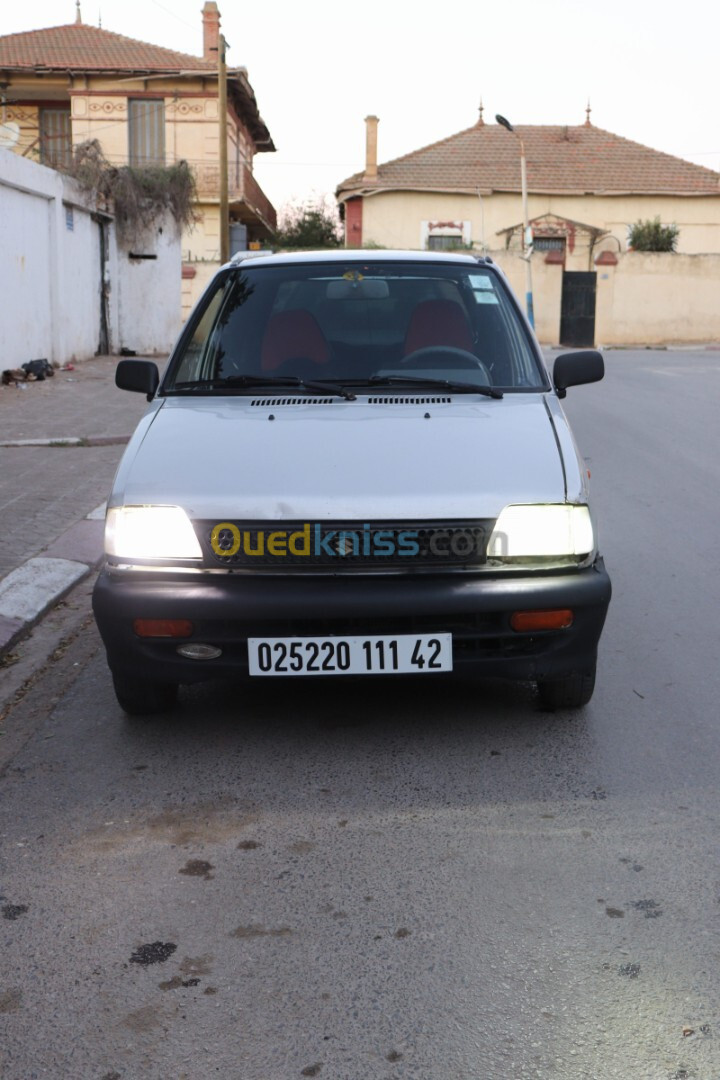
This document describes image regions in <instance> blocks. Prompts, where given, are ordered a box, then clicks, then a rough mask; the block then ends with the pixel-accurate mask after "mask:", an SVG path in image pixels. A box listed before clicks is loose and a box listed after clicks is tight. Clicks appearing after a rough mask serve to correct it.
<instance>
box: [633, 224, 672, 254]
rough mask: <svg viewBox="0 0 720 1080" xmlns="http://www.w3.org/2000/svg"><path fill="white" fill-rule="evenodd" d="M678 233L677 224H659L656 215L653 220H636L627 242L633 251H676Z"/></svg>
mask: <svg viewBox="0 0 720 1080" xmlns="http://www.w3.org/2000/svg"><path fill="white" fill-rule="evenodd" d="M679 234H680V230H679V229H678V227H677V225H661V224H660V218H659V217H656V218H655V220H654V221H650V220H649V219H648V220H647V221H636V222H635V224H634V225H632V226H631V228H630V236H629V238H628V243H629V246H630V247H631V248H632V249H633V251H677V241H678V236H679Z"/></svg>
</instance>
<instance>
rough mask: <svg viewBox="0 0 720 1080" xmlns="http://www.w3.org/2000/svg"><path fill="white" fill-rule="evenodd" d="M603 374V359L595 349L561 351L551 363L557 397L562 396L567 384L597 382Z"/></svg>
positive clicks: (579, 384) (576, 384)
mask: <svg viewBox="0 0 720 1080" xmlns="http://www.w3.org/2000/svg"><path fill="white" fill-rule="evenodd" d="M604 374H605V361H604V360H603V358H602V353H599V352H598V351H597V350H596V349H583V351H582V352H570V353H563V354H562V355H561V356H558V358H557V360H556V361H555V364H554V365H553V383H554V384H555V389H556V390H557V394H558V397H561V398H564V397H565V394H566V392H567V388H568V386H582V385H583V383H591V382H599V381H600V379H602V377H603V376H604Z"/></svg>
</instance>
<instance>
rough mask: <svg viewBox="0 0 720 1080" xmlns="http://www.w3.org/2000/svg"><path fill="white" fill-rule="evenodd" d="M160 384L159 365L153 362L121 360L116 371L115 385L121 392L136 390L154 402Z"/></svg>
mask: <svg viewBox="0 0 720 1080" xmlns="http://www.w3.org/2000/svg"><path fill="white" fill-rule="evenodd" d="M159 382H160V373H159V372H158V368H157V364H153V362H152V360H121V361H120V363H119V364H118V366H117V368H116V369H115V385H116V386H118V387H119V388H120V389H121V390H135V391H137V392H138V393H139V394H146V395H147V399H148V401H152V399H153V397H154V396H155V391H156V390H157V388H158V383H159Z"/></svg>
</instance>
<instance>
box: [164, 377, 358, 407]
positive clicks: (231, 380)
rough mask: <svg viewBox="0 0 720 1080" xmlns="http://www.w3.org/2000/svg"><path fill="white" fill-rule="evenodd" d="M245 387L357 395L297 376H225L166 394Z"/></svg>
mask: <svg viewBox="0 0 720 1080" xmlns="http://www.w3.org/2000/svg"><path fill="white" fill-rule="evenodd" d="M244 386H255V387H261V386H287V387H290V388H292V389H297V390H308V391H310V393H313V394H334V395H335V396H336V397H342V398H345V399H346V400H347V401H355V399H356V397H357V395H356V394H353V392H352V391H351V390H347V389H346V388H345V387H344V386H338V385H337V383H333V382H322V381H320V380H315V379H301V378H299V377H298V376H297V375H275V376H273V375H225V376H224V377H223V378H220V379H198V380H195V381H193V382H178V383H175V384H174V385H173V386H170V387H168V390H167V391H166V393H174V392H176V391H181V392H183V391H191V392H192V391H194V390H222V389H225V388H230V389H232V388H234V387H239V388H242V387H244Z"/></svg>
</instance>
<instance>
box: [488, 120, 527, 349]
mask: <svg viewBox="0 0 720 1080" xmlns="http://www.w3.org/2000/svg"><path fill="white" fill-rule="evenodd" d="M495 119H496V120H497V122H498V124H501V125H502V126H503V127H504V128H507V130H508V131H511V132H512V133H513V135H515V136H516V137H517V138H518V140H519V142H520V183H521V185H522V204H523V256H522V257H523V259H524V260H525V308H526V311H527V317H528V322H529V323H530V325H531V326H532V328H533V329H535V312H534V310H533V294H532V269H531V267H530V257H531V255H532V235H531V233H530V222H529V221H528V193H527V169H526V167H525V145H524V143H523V141H522V139H521V138H520V136H519V135H518V134H517V132H516V131H515V128H514V127H513V126H512V124H511V123H510V121H509V120H506V119H505V117H504V116H500V115H499V114H498V115H496V117H495Z"/></svg>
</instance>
